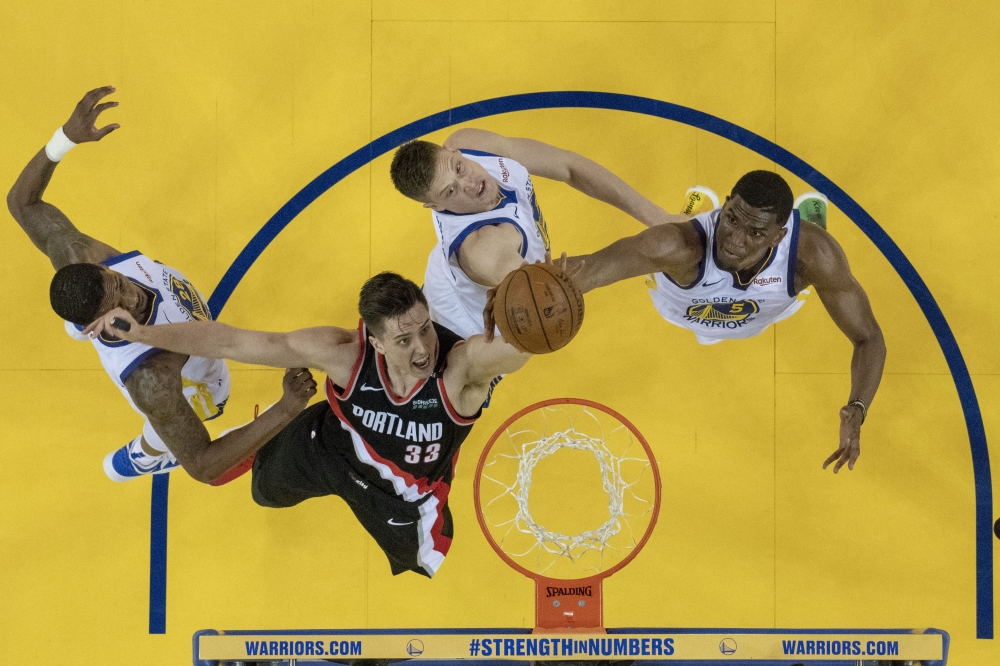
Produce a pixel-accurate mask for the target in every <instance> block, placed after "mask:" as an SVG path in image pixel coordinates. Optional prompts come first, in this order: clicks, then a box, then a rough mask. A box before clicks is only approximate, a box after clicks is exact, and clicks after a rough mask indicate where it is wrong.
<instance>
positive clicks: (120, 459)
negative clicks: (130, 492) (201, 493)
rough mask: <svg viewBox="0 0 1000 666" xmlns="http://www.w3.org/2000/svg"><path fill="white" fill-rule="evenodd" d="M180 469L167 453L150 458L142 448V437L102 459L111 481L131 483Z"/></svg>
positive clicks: (173, 458)
mask: <svg viewBox="0 0 1000 666" xmlns="http://www.w3.org/2000/svg"><path fill="white" fill-rule="evenodd" d="M177 467H180V463H179V462H177V458H175V457H174V456H173V454H171V453H170V452H169V451H167V452H165V453H161V454H160V455H158V456H151V455H149V454H148V453H146V452H145V451H144V450H143V448H142V435H140V436H139V437H136V438H135V439H133V440H132V441H131V442H129V443H128V444H126V445H125V446H123V447H122V448H120V449H117V450H115V451H112V452H111V453H109V454H108V455H107V456H106V457H105V458H104V473H105V474H107V475H108V478H109V479H111V480H112V481H131V480H132V479H138V478H139V477H140V476H146V475H149V474H165V473H167V472H170V471H172V470H174V469H175V468H177Z"/></svg>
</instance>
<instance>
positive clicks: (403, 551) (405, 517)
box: [251, 401, 453, 577]
mask: <svg viewBox="0 0 1000 666" xmlns="http://www.w3.org/2000/svg"><path fill="white" fill-rule="evenodd" d="M338 438H339V439H338ZM350 446H352V445H351V439H350V434H349V433H348V432H347V431H346V430H344V429H343V428H341V427H340V422H339V421H338V420H337V418H336V417H335V416H333V414H332V410H331V409H330V405H329V404H327V403H326V402H325V401H324V402H318V403H316V404H315V405H312V406H310V407H307V408H306V409H305V410H304V411H303V412H302V413H301V414H299V415H298V416H297V417H295V420H293V421H292V422H291V423H289V424H288V425H287V426H285V428H284V429H283V430H282V431H281V432H279V433H278V434H277V435H275V436H274V437H273V438H272V439H271V441H269V442H268V443H267V444H265V445H264V446H263V447H262V448H261V449H260V451H258V452H257V457H256V458H255V459H254V463H253V482H252V484H251V492H252V493H253V499H254V501H255V502H256V503H257V504H260V505H261V506H267V507H273V508H283V507H289V506H295V505H296V504H298V503H299V502H302V501H304V500H307V499H309V498H310V497H323V496H325V495H336V496H338V497H340V498H341V499H343V500H344V501H345V502H347V505H348V506H349V507H351V511H353V512H354V515H355V516H356V517H357V519H358V521H359V522H360V523H361V524H362V525H363V526H364V528H365V529H366V530H367V531H368V533H369V534H370V535H372V537H373V538H374V539H375V541H376V543H378V545H379V547H380V548H381V549H382V552H384V553H385V555H386V557H388V558H389V565H390V566H391V567H392V573H393V575H398V574H401V573H403V572H404V571H415V572H417V573H419V574H423V575H425V576H427V577H431V576H433V575H434V574H435V573H436V572H437V569H438V567H439V566H440V565H441V562H442V561H443V560H444V556H445V555H446V554H447V552H448V547H449V546H450V545H451V539H452V535H453V526H452V521H451V510H450V509H449V508H448V502H447V499H445V501H444V502H443V503H440V502H439V500H438V498H437V497H435V496H434V495H428V496H427V497H425V498H424V499H422V500H420V501H419V502H407V501H405V500H403V499H400V498H399V497H398V496H395V495H390V494H387V493H386V492H384V491H383V490H381V489H380V488H378V487H376V486H375V485H374V484H372V483H370V482H369V481H367V480H365V479H364V478H363V477H362V475H361V474H360V473H359V472H358V471H356V469H355V468H354V467H353V466H352V465H351V463H350V461H349V460H348V459H347V458H346V457H345V454H344V453H343V452H344V451H350V450H351V449H350ZM358 464H359V466H360V465H361V464H363V463H360V462H359V463H358Z"/></svg>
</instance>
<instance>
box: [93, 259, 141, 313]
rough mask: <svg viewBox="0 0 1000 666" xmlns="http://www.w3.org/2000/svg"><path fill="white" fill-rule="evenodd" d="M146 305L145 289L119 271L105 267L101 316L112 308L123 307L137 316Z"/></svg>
mask: <svg viewBox="0 0 1000 666" xmlns="http://www.w3.org/2000/svg"><path fill="white" fill-rule="evenodd" d="M147 305H148V297H147V296H146V292H145V291H143V290H142V289H140V288H139V287H138V286H137V285H136V284H135V283H134V282H132V281H131V280H129V279H128V278H127V277H125V276H124V275H122V274H121V273H116V272H115V271H112V270H108V269H105V272H104V303H103V304H102V307H101V315H102V316H103V315H104V314H105V313H107V312H110V311H111V310H113V309H114V308H124V309H125V310H128V311H129V312H130V313H131V314H132V315H133V316H135V317H138V316H139V315H140V314H141V313H142V312H143V311H144V310H145V309H146V306H147Z"/></svg>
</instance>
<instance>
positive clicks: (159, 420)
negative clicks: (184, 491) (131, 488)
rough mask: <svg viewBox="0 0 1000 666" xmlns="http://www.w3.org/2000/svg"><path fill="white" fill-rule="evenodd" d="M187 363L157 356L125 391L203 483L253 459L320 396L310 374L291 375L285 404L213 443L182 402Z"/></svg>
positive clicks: (131, 377) (137, 372) (299, 370)
mask: <svg viewBox="0 0 1000 666" xmlns="http://www.w3.org/2000/svg"><path fill="white" fill-rule="evenodd" d="M186 361H187V356H183V355H181V354H174V353H170V352H164V353H162V354H157V355H155V356H153V357H151V358H149V359H148V360H146V361H145V362H143V363H142V365H140V366H139V367H138V368H136V369H135V370H134V371H133V372H132V374H131V375H129V376H128V378H127V379H126V380H125V388H126V389H128V392H129V395H130V396H131V398H132V402H133V403H135V406H136V407H138V408H139V410H140V411H142V413H143V414H145V415H146V418H148V419H149V423H150V425H152V426H153V429H154V430H155V431H156V434H157V435H159V436H160V438H161V439H162V440H163V442H164V443H165V444H166V445H167V447H169V449H170V451H171V452H172V453H173V454H174V456H175V457H176V458H177V460H178V462H180V464H181V466H182V467H184V469H185V470H187V473H188V474H190V475H191V477H192V478H193V479H195V480H196V481H201V482H202V483H211V482H212V481H215V480H216V479H218V478H219V477H220V476H222V475H223V474H225V473H226V472H227V471H229V470H230V469H231V468H233V467H234V466H236V465H238V464H239V463H241V462H243V461H244V460H246V459H247V458H248V457H249V456H250V455H251V454H253V453H255V452H256V451H257V449H259V448H260V447H262V446H263V445H264V444H266V443H267V442H268V441H269V440H270V439H271V438H272V437H274V436H275V435H276V434H278V432H279V431H280V430H281V429H282V428H284V427H285V426H286V425H288V424H289V423H290V422H291V421H292V419H294V418H295V417H296V416H297V415H298V414H299V412H301V411H302V409H303V408H304V407H305V406H306V404H307V403H308V402H309V398H311V397H312V396H313V395H315V394H316V382H315V381H313V379H312V375H311V374H310V373H309V371H308V370H305V369H304V368H296V369H293V370H287V371H286V372H285V376H284V380H283V382H282V385H283V388H284V392H283V395H282V396H281V400H279V401H278V402H277V403H276V404H274V405H273V406H272V407H271V408H270V409H268V410H266V411H264V412H263V413H262V414H261V415H260V416H259V417H258V418H256V419H254V420H253V421H252V422H250V423H248V424H247V425H245V426H243V427H242V428H237V429H235V430H232V431H230V432H228V433H226V434H225V435H223V436H222V437H219V438H218V439H216V440H214V441H213V440H212V438H211V437H210V436H209V434H208V431H207V430H206V429H205V426H204V425H203V424H202V423H201V421H199V420H198V417H197V416H196V415H195V413H194V410H193V409H192V408H191V405H190V404H189V403H188V401H187V400H186V399H185V398H184V393H183V388H184V387H183V386H182V384H181V367H183V365H184V363H185V362H186Z"/></svg>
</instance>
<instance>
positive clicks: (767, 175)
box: [730, 171, 795, 227]
mask: <svg viewBox="0 0 1000 666" xmlns="http://www.w3.org/2000/svg"><path fill="white" fill-rule="evenodd" d="M737 194H738V195H740V198H741V199H743V201H746V202H747V203H748V204H750V205H751V206H753V207H754V208H759V209H760V210H764V211H768V212H770V213H774V215H775V217H777V218H778V226H779V227H783V226H785V221H786V220H787V219H788V216H789V214H791V212H792V204H793V203H794V201H795V197H794V196H793V195H792V188H790V187H789V186H788V183H786V182H785V179H784V178H782V177H781V176H779V175H778V174H776V173H774V172H773V171H751V172H750V173H748V174H746V175H745V176H743V177H742V178H740V179H739V180H738V181H736V185H734V186H733V191H732V194H731V195H730V196H734V197H735V196H736V195H737Z"/></svg>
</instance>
